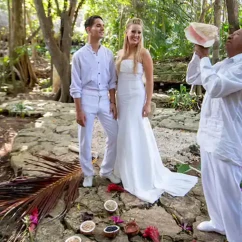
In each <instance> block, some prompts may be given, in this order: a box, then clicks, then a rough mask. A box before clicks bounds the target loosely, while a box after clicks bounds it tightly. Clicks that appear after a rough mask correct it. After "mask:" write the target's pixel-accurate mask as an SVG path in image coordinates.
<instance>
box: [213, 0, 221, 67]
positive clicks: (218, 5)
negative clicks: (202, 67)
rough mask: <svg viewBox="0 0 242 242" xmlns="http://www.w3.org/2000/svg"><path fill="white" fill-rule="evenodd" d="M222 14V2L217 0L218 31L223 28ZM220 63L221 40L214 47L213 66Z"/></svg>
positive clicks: (215, 12)
mask: <svg viewBox="0 0 242 242" xmlns="http://www.w3.org/2000/svg"><path fill="white" fill-rule="evenodd" d="M221 13H222V1H221V0H215V2H214V25H215V26H217V27H218V31H219V30H220V27H221ZM218 61H219V38H218V39H217V40H216V41H215V43H214V45H213V60H212V62H213V64H215V63H216V62H218Z"/></svg>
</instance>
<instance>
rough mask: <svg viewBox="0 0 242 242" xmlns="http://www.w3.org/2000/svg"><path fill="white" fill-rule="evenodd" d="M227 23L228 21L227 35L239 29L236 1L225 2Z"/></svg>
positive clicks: (227, 0) (228, 0)
mask: <svg viewBox="0 0 242 242" xmlns="http://www.w3.org/2000/svg"><path fill="white" fill-rule="evenodd" d="M226 5H227V11H228V21H229V34H232V33H233V32H234V31H236V30H238V29H239V28H240V26H239V3H238V1H237V0H226Z"/></svg>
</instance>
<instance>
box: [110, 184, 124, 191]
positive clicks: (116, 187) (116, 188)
mask: <svg viewBox="0 0 242 242" xmlns="http://www.w3.org/2000/svg"><path fill="white" fill-rule="evenodd" d="M107 192H125V190H124V189H123V187H121V186H119V185H117V184H113V183H111V184H109V185H108V188H107Z"/></svg>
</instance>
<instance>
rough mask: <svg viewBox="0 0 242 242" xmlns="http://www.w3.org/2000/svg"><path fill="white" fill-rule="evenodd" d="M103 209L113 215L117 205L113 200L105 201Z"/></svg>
mask: <svg viewBox="0 0 242 242" xmlns="http://www.w3.org/2000/svg"><path fill="white" fill-rule="evenodd" d="M104 208H105V210H106V211H108V212H109V213H114V212H115V211H116V210H117V208H118V204H117V202H116V201H114V200H107V201H106V202H105V203H104Z"/></svg>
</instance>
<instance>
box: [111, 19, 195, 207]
mask: <svg viewBox="0 0 242 242" xmlns="http://www.w3.org/2000/svg"><path fill="white" fill-rule="evenodd" d="M142 32H143V23H142V20H141V19H138V18H133V19H131V20H129V21H128V23H127V26H126V34H125V39H124V46H123V49H122V50H120V51H119V52H118V58H117V72H118V88H117V101H118V124H119V131H118V143H117V147H118V148H117V160H116V164H115V174H116V175H117V176H118V177H120V178H121V180H122V183H123V186H124V189H125V190H127V191H128V192H130V193H131V194H133V195H135V196H137V197H138V198H140V199H141V200H144V201H147V202H150V203H154V202H155V201H156V200H157V199H158V198H159V197H160V196H161V194H162V193H163V192H167V193H169V194H171V195H173V196H184V195H185V194H186V193H187V192H188V191H189V190H190V189H191V188H192V187H193V186H194V185H195V184H196V182H197V177H194V176H189V175H185V174H180V173H173V172H171V171H170V170H168V169H167V168H166V167H164V165H163V163H162V160H161V157H160V154H159V150H158V147H157V144H156V141H155V137H154V134H153V131H152V128H151V125H150V122H149V119H148V114H149V113H150V112H151V98H152V93H153V63H152V59H151V56H150V53H149V52H148V50H146V49H144V48H143V36H142ZM143 73H144V74H145V78H146V87H144V84H143V81H142V75H143Z"/></svg>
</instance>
